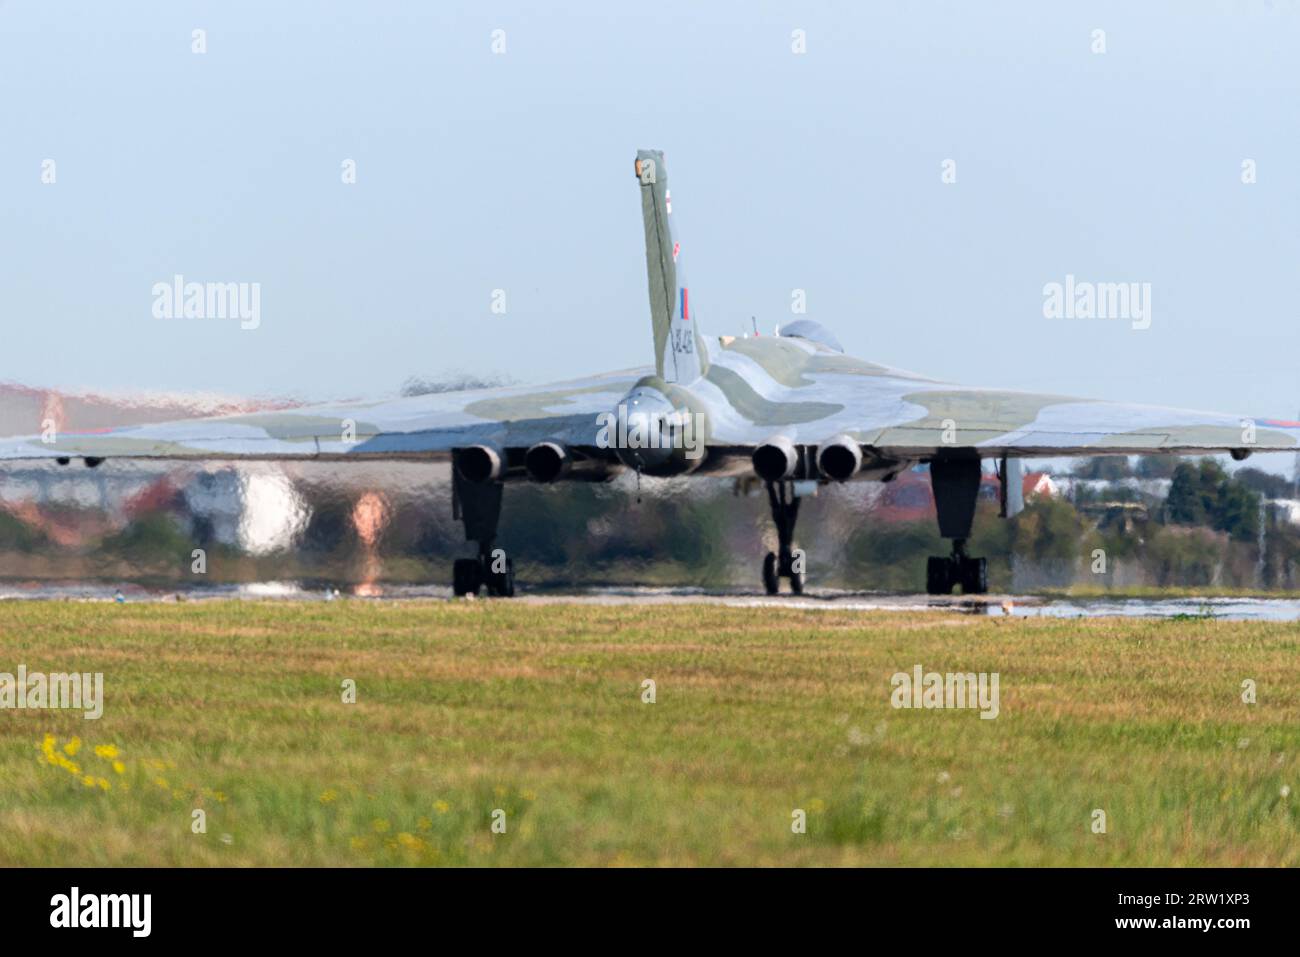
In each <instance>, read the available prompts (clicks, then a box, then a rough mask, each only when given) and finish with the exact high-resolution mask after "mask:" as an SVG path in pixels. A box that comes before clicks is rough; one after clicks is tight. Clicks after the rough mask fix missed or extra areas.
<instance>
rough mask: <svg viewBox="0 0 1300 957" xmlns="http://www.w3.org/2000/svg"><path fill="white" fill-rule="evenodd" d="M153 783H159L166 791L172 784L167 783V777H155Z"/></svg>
mask: <svg viewBox="0 0 1300 957" xmlns="http://www.w3.org/2000/svg"><path fill="white" fill-rule="evenodd" d="M153 783H154V784H156V785H158V786H159V787H160V788H162V789H163V790H164V791H168V790H170V789H171V785H170V784H168V783H167V779H166V778H154V779H153Z"/></svg>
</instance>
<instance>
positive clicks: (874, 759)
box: [0, 601, 1300, 866]
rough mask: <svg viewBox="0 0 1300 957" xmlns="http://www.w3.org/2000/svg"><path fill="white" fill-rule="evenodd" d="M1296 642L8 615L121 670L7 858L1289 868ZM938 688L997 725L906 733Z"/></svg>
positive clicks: (25, 632) (6, 608) (472, 605)
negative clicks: (908, 696) (922, 686)
mask: <svg viewBox="0 0 1300 957" xmlns="http://www.w3.org/2000/svg"><path fill="white" fill-rule="evenodd" d="M1298 639H1300V626H1297V625H1295V624H1263V623H1232V622H1222V621H1213V620H1208V621H1201V620H1196V621H1155V620H1115V619H1108V620H1098V619H1091V620H1052V619H1006V620H1003V619H984V618H975V617H968V616H961V615H956V614H948V613H923V614H902V613H888V614H887V613H880V614H862V613H851V612H827V611H813V610H796V609H778V610H771V609H753V608H747V609H728V608H722V607H712V606H653V607H646V606H641V607H635V606H634V607H592V606H582V607H578V606H561V607H554V606H548V607H536V606H530V605H527V604H511V603H507V602H488V601H480V602H457V603H441V602H429V603H378V602H359V601H343V602H334V603H328V604H327V603H270V602H267V603H252V602H204V603H197V604H196V603H189V604H126V605H113V604H81V603H63V602H4V603H0V672H11V673H12V672H16V670H17V666H18V665H19V664H24V665H26V666H27V668H28V670H29V671H47V672H60V671H71V670H78V671H91V672H94V671H102V672H103V673H104V697H105V705H104V715H103V718H102V719H101V720H98V721H90V720H84V719H82V717H81V716H80V713H78V712H69V711H31V710H25V711H19V710H6V711H0V864H4V865H54V864H58V865H68V864H70V865H83V864H85V865H90V864H108V865H136V866H139V865H211V864H228V865H277V864H283V865H373V864H384V865H407V864H410V865H444V864H446V865H463V864H469V865H570V864H577V865H611V864H612V865H619V864H626V865H645V864H665V865H689V864H704V865H784V864H792V865H811V864H828V865H857V864H867V865H960V864H967V865H968V864H992V865H1037V864H1060V865H1147V864H1149V865H1168V864H1182V865H1207V864H1219V865H1241V864H1245V865H1280V864H1289V865H1296V864H1300V811H1298V810H1297V803H1298V802H1300V794H1297V793H1295V792H1296V789H1297V788H1300V774H1297V771H1298V770H1300V687H1297V683H1298V679H1300V640H1298ZM917 664H920V665H922V666H923V667H924V668H925V670H927V671H940V672H943V671H960V672H997V673H998V674H999V675H1000V714H999V716H998V717H997V718H996V719H995V720H981V719H980V717H979V714H978V713H977V712H976V711H970V710H967V711H957V710H946V711H945V710H896V709H894V708H893V707H892V706H891V704H890V695H891V691H892V689H891V685H890V676H891V675H892V674H893V673H895V672H897V671H910V670H911V669H912V668H913V666H914V665H917ZM1248 678H1249V679H1253V680H1254V681H1255V682H1256V685H1257V688H1258V703H1256V704H1253V705H1251V704H1245V703H1243V702H1242V700H1241V684H1242V681H1243V680H1245V679H1248ZM345 679H352V680H354V681H355V682H356V689H357V700H356V703H355V704H345V703H344V702H343V701H342V695H343V692H342V683H343V682H344V680H345ZM645 679H653V680H654V681H655V683H656V689H655V691H656V695H655V697H656V700H655V702H654V703H653V704H647V703H644V702H643V701H642V682H643V681H644V680H645ZM47 736H50V737H47ZM74 737H75V738H76V739H77V741H76V742H75V743H73V742H72V739H73V738H74ZM97 748H98V753H96V749H97ZM196 809H202V810H203V811H204V812H205V814H206V833H201V834H196V833H193V832H192V827H191V824H192V821H193V812H194V811H195V810H196ZM795 809H800V810H803V811H804V812H805V814H806V818H807V829H806V833H803V834H796V833H792V828H791V822H792V819H793V818H792V812H793V811H794V810H795ZM1094 809H1101V810H1104V811H1105V814H1106V818H1107V820H1106V825H1107V832H1106V833H1105V834H1096V833H1093V830H1092V823H1093V819H1094V818H1093V811H1094ZM495 810H500V811H503V812H504V821H505V825H506V831H505V833H504V834H494V833H493V832H492V830H491V823H492V815H493V811H495Z"/></svg>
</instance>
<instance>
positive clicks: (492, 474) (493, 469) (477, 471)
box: [456, 445, 503, 482]
mask: <svg viewBox="0 0 1300 957" xmlns="http://www.w3.org/2000/svg"><path fill="white" fill-rule="evenodd" d="M456 469H457V471H459V472H460V476H461V478H463V479H465V480H466V481H468V482H495V481H496V480H497V479H499V478H501V473H502V471H503V469H502V462H501V454H500V453H499V452H497V450H496V449H494V448H491V447H490V446H487V445H471V446H470V447H469V448H467V449H461V451H460V454H459V455H457V456H456Z"/></svg>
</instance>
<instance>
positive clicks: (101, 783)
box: [95, 778, 112, 791]
mask: <svg viewBox="0 0 1300 957" xmlns="http://www.w3.org/2000/svg"><path fill="white" fill-rule="evenodd" d="M95 783H96V784H98V785H99V788H100V790H101V791H107V790H108V789H109V788H111V787H112V785H111V784H109V783H108V778H100V779H99V780H98V781H96V782H95Z"/></svg>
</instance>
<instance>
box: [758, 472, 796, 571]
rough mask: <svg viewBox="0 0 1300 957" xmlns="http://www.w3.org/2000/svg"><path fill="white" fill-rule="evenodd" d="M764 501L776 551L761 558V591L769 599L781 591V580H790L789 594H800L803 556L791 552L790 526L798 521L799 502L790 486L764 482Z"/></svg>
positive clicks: (787, 483)
mask: <svg viewBox="0 0 1300 957" xmlns="http://www.w3.org/2000/svg"><path fill="white" fill-rule="evenodd" d="M763 484H764V485H766V486H767V500H768V502H769V503H770V504H771V506H772V521H773V523H775V525H776V540H777V551H776V552H768V553H767V555H766V556H765V557H764V558H763V588H764V589H765V590H766V591H767V593H768V594H769V595H775V594H776V593H777V592H779V591H780V590H781V579H782V578H788V579H790V591H792V592H794V594H796V595H802V594H803V585H804V581H805V579H806V577H807V576H806V573H805V570H804V555H803V552H802V551H799V552H798V553H796V551H795V550H794V549H793V548H791V544H792V543H793V541H794V523H795V522H796V521H798V519H799V499H798V498H796V497H795V494H794V483H793V482H784V481H782V482H765V483H763Z"/></svg>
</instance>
